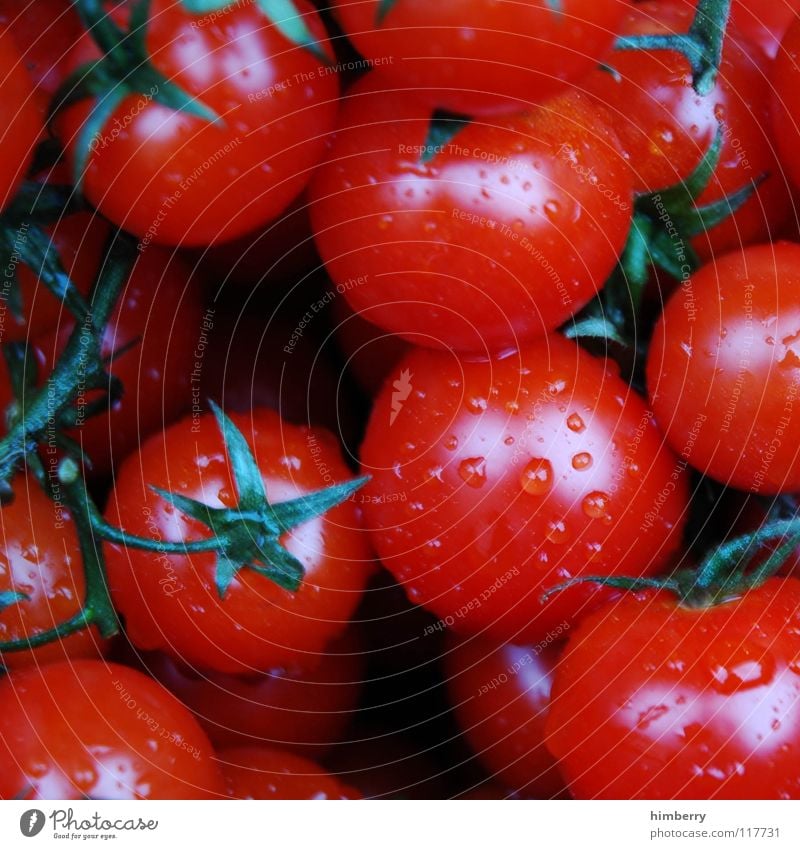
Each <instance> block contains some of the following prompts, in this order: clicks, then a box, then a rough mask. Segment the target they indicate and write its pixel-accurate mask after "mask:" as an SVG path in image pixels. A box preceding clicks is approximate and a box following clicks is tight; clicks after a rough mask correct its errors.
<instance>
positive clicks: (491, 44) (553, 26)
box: [333, 0, 628, 114]
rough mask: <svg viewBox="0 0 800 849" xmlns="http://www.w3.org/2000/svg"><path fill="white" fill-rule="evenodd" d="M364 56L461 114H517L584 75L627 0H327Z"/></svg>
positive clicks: (607, 46) (607, 42)
mask: <svg viewBox="0 0 800 849" xmlns="http://www.w3.org/2000/svg"><path fill="white" fill-rule="evenodd" d="M333 5H334V9H335V13H336V16H337V18H338V20H339V21H340V22H341V25H342V27H343V28H344V30H345V32H346V33H347V34H348V36H349V37H350V39H351V40H352V41H353V43H354V44H355V46H356V47H357V48H358V50H359V52H360V53H361V54H362V55H363V56H364V57H366V60H367V62H368V63H369V64H370V65H372V66H375V67H380V68H381V70H382V71H384V72H385V73H386V74H387V76H389V77H390V78H391V79H392V80H394V81H395V82H398V83H401V84H403V85H408V86H409V87H412V88H420V89H430V91H427V92H425V95H426V96H427V97H428V98H429V99H430V100H431V101H433V102H435V103H436V105H437V106H441V107H446V108H448V109H451V110H454V111H456V112H461V113H467V114H491V113H499V112H518V111H520V110H521V109H524V108H526V107H528V106H530V105H531V104H532V103H541V102H542V101H543V100H546V99H547V98H548V97H551V96H552V95H554V94H557V93H558V92H560V91H561V90H563V89H564V88H566V85H567V83H569V82H574V81H577V80H579V79H580V78H581V77H583V76H585V75H586V74H587V73H588V72H589V71H590V70H591V69H592V68H593V67H594V65H596V64H597V63H598V61H600V59H601V58H602V57H604V56H605V55H606V54H607V53H608V52H609V51H610V50H611V46H612V44H613V42H614V36H615V34H616V32H617V28H618V25H619V22H620V19H621V17H622V14H623V12H624V10H625V8H626V7H627V5H628V3H627V0H603V2H598V0H562V2H559V3H558V4H555V3H552V2H548V0H522V2H500V3H498V2H496V0H438V2H436V3H427V2H425V0H396V2H394V3H391V4H390V8H389V11H388V12H387V13H386V14H385V15H384V16H381V12H380V9H381V6H382V5H385V4H382V3H381V0H361V2H352V0H335V2H334V4H333Z"/></svg>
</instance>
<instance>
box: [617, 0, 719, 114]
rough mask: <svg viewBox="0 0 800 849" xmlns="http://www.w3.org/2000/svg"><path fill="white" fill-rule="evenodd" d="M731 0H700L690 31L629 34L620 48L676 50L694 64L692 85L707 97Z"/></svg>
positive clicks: (717, 71)
mask: <svg viewBox="0 0 800 849" xmlns="http://www.w3.org/2000/svg"><path fill="white" fill-rule="evenodd" d="M730 10H731V0H699V2H698V4H697V10H696V12H695V16H694V20H693V21H692V25H691V26H690V27H689V32H688V33H685V34H683V35H627V36H620V37H619V38H618V39H617V42H616V45H615V47H616V49H617V50H674V51H676V52H678V53H682V54H683V55H684V56H685V57H686V60H687V61H688V62H689V65H690V66H691V68H692V85H693V86H694V89H695V91H696V92H697V93H698V94H699V95H701V96H702V97H705V96H706V95H707V94H710V92H711V91H712V90H713V88H714V85H715V83H716V80H717V74H718V73H719V65H720V62H721V60H722V48H723V44H724V41H725V29H726V27H727V24H728V18H729V16H730Z"/></svg>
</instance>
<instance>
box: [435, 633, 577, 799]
mask: <svg viewBox="0 0 800 849" xmlns="http://www.w3.org/2000/svg"><path fill="white" fill-rule="evenodd" d="M567 631H568V628H567V627H566V626H565V627H564V628H563V634H566V633H567ZM558 653H559V651H558V649H557V648H555V647H554V642H552V641H551V643H550V644H547V645H543V646H539V645H537V646H515V645H512V644H508V645H506V646H502V647H500V648H497V647H494V646H493V645H491V644H490V643H485V642H482V641H480V640H476V639H474V638H473V639H469V640H462V641H460V642H455V641H452V642H451V647H450V651H449V652H448V654H447V655H446V657H445V662H446V671H447V686H448V689H449V691H450V698H451V700H452V702H453V706H454V708H455V712H456V718H457V719H458V724H459V725H460V726H461V729H462V731H463V732H464V734H465V736H466V738H467V740H468V741H469V744H470V746H471V747H472V749H473V751H474V752H475V754H476V755H477V757H478V760H479V761H480V762H481V763H482V764H483V766H484V767H485V768H486V770H487V771H488V773H489V774H490V775H491V777H492V779H495V780H497V781H500V782H501V783H502V784H504V785H505V786H506V787H510V788H512V789H514V790H517V791H520V792H521V793H523V794H524V795H525V796H535V797H538V798H543V799H549V798H552V797H554V796H558V795H559V794H560V793H562V792H563V790H564V779H563V778H562V777H561V775H560V774H559V772H558V768H557V766H556V762H555V759H554V758H553V756H552V755H551V754H550V752H548V751H547V749H546V748H545V745H544V725H545V719H546V717H547V711H548V708H549V706H550V687H551V686H552V680H553V668H554V666H555V663H556V660H557V658H558Z"/></svg>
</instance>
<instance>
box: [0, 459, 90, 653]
mask: <svg viewBox="0 0 800 849" xmlns="http://www.w3.org/2000/svg"><path fill="white" fill-rule="evenodd" d="M12 486H13V490H14V500H13V501H12V502H11V503H10V504H6V505H4V506H3V507H1V508H0V534H1V535H2V537H1V538H2V545H0V593H3V592H8V591H14V592H19V593H23V594H24V595H26V596H27V597H28V598H27V599H23V600H21V601H20V602H18V603H17V604H12V605H9V606H8V607H6V608H5V609H4V610H0V642H7V641H9V640H20V639H24V638H26V637H32V636H34V635H35V634H39V633H42V632H43V631H47V630H49V629H51V628H54V627H56V626H57V625H60V624H61V623H62V622H66V621H67V620H69V619H71V618H72V617H73V616H74V615H75V614H76V613H77V612H78V611H79V610H80V608H81V605H82V602H83V599H84V593H85V583H84V577H83V566H82V560H81V553H80V547H79V545H78V537H77V534H76V532H75V527H74V525H73V523H72V518H71V517H70V515H69V513H67V511H66V510H64V509H63V506H62V507H61V508H59V507H58V506H57V505H56V503H55V502H54V501H51V500H50V499H49V498H48V497H47V496H46V495H45V494H44V492H42V489H41V487H40V486H39V484H38V483H37V482H36V481H35V479H34V478H33V477H28V476H26V475H24V474H20V475H18V476H17V477H16V478H15V479H14V481H13V483H12ZM104 649H105V641H104V640H102V639H101V638H100V636H99V634H98V633H97V629H95V628H91V629H84V630H82V631H78V632H77V633H75V634H72V635H70V636H69V637H65V638H64V639H62V640H59V641H57V642H53V643H49V644H48V645H45V646H41V647H40V648H37V649H34V650H32V651H19V652H6V653H5V654H0V663H2V665H3V666H4V667H5V668H6V669H21V668H22V667H25V666H30V665H31V664H34V663H35V664H43V663H50V662H52V661H57V660H64V659H65V658H67V657H70V658H77V657H97V656H98V654H100V653H102V652H103V651H104Z"/></svg>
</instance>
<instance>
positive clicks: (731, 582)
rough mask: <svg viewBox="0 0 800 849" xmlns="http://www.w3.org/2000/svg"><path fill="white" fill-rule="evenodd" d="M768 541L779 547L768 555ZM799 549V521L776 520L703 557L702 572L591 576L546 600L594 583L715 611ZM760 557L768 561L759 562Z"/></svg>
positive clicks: (562, 587) (758, 582)
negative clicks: (661, 594)
mask: <svg viewBox="0 0 800 849" xmlns="http://www.w3.org/2000/svg"><path fill="white" fill-rule="evenodd" d="M769 543H779V545H778V547H777V548H775V549H774V551H772V553H771V554H770V555H769V556H768V557H764V549H763V546H765V545H767V544H769ZM798 546H800V517H794V518H791V519H778V520H773V521H770V522H767V523H766V524H765V525H763V526H762V527H761V528H759V529H758V530H757V531H755V532H754V533H751V534H744V535H742V536H739V537H736V538H734V539H731V540H727V541H725V542H723V543H721V544H720V545H718V546H717V547H716V548H714V549H713V550H712V551H710V552H709V553H708V554H707V555H706V556H705V557H704V558H703V560H702V562H701V563H700V565H699V566H698V567H697V569H677V570H676V571H675V572H673V573H672V574H670V575H666V576H664V577H655V578H632V577H612V576H608V575H590V576H587V577H582V578H575V579H574V580H571V581H567V582H565V583H563V584H559V585H558V586H557V587H554V588H553V589H551V590H549V591H548V592H547V593H545V595H544V596H543V597H542V598H543V600H547V599H548V598H550V597H551V596H552V595H555V594H556V593H558V592H561V591H562V590H565V589H567V588H568V587H573V586H576V585H578V584H585V583H594V584H601V585H602V586H605V587H612V588H614V589H620V590H628V591H631V592H640V591H642V590H666V591H668V592H671V593H673V594H674V595H675V596H677V598H678V600H679V601H680V604H681V605H682V606H683V607H692V608H703V607H714V606H715V605H718V604H724V603H725V602H726V601H731V600H732V599H736V598H740V597H741V596H742V595H743V594H744V593H746V592H747V591H748V590H752V589H755V588H756V587H759V586H761V584H763V583H764V581H766V580H767V579H769V578H771V577H772V576H773V575H775V573H776V572H777V571H778V570H779V569H780V568H781V567H782V566H783V565H784V563H786V560H787V559H788V558H789V557H790V556H791V555H792V553H793V552H794V551H795V550H796V549H797V548H798ZM759 557H761V558H763V559H762V560H761V562H760V563H759V562H758V559H759Z"/></svg>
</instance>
